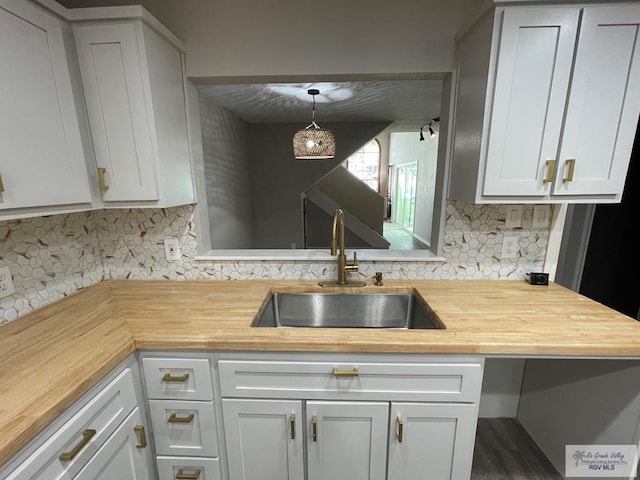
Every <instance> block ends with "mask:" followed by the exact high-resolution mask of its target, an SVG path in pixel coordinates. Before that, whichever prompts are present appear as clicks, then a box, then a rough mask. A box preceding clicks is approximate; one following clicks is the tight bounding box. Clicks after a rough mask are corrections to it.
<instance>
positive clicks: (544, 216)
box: [531, 205, 551, 228]
mask: <svg viewBox="0 0 640 480" xmlns="http://www.w3.org/2000/svg"><path fill="white" fill-rule="evenodd" d="M550 211H551V208H550V207H549V205H536V206H535V207H533V222H532V223H531V226H532V227H533V228H547V226H548V225H549V216H550Z"/></svg>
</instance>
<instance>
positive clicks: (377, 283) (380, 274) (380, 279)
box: [374, 272, 382, 287]
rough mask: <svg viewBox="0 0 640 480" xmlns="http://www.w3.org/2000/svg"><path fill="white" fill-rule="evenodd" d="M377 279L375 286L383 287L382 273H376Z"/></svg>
mask: <svg viewBox="0 0 640 480" xmlns="http://www.w3.org/2000/svg"><path fill="white" fill-rule="evenodd" d="M375 279H376V281H375V283H374V285H376V286H378V287H379V286H381V285H382V272H376V276H375Z"/></svg>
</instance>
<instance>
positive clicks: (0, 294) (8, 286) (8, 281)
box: [0, 267, 16, 298]
mask: <svg viewBox="0 0 640 480" xmlns="http://www.w3.org/2000/svg"><path fill="white" fill-rule="evenodd" d="M15 292H16V291H15V289H14V287H13V279H12V278H11V272H10V271H9V267H0V298H4V297H8V296H9V295H13V294H14V293H15Z"/></svg>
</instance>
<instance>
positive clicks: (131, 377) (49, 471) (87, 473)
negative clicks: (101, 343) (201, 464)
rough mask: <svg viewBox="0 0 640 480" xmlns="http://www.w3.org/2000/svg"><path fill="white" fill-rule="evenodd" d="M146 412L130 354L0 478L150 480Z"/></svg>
mask: <svg viewBox="0 0 640 480" xmlns="http://www.w3.org/2000/svg"><path fill="white" fill-rule="evenodd" d="M144 412H146V407H145V402H144V401H143V395H142V392H141V380H140V373H139V370H138V365H137V362H136V360H135V358H133V357H129V358H128V359H127V360H125V361H124V362H123V364H122V365H121V366H119V367H118V368H116V369H115V370H114V371H113V372H112V373H111V374H109V375H108V376H107V377H106V378H105V379H104V380H102V381H101V382H100V383H99V384H98V385H96V386H95V387H94V388H93V389H91V391H90V392H88V393H87V394H86V395H85V396H84V397H83V398H81V399H80V400H78V402H76V403H75V404H74V405H73V406H71V407H70V408H69V409H68V410H67V411H65V412H64V413H63V414H62V415H61V416H60V417H59V418H58V419H56V420H55V421H54V422H53V423H52V424H51V425H50V426H49V427H47V428H46V429H45V430H44V431H43V432H42V433H41V434H40V435H38V436H37V437H36V438H35V439H33V440H32V442H31V443H30V444H29V445H28V446H27V447H25V448H24V449H23V451H22V452H20V453H19V454H18V455H16V457H15V458H14V459H12V460H11V461H10V462H9V463H8V464H7V465H6V466H4V467H2V468H0V479H2V480H71V479H73V480H154V479H155V477H156V472H155V468H154V464H153V451H152V445H151V443H150V442H147V433H148V432H149V429H148V424H147V421H146V416H145V413H144Z"/></svg>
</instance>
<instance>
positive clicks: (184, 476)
mask: <svg viewBox="0 0 640 480" xmlns="http://www.w3.org/2000/svg"><path fill="white" fill-rule="evenodd" d="M198 478H200V469H199V468H196V471H195V472H193V473H184V470H183V469H182V468H181V469H180V470H178V473H176V480H198Z"/></svg>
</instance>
